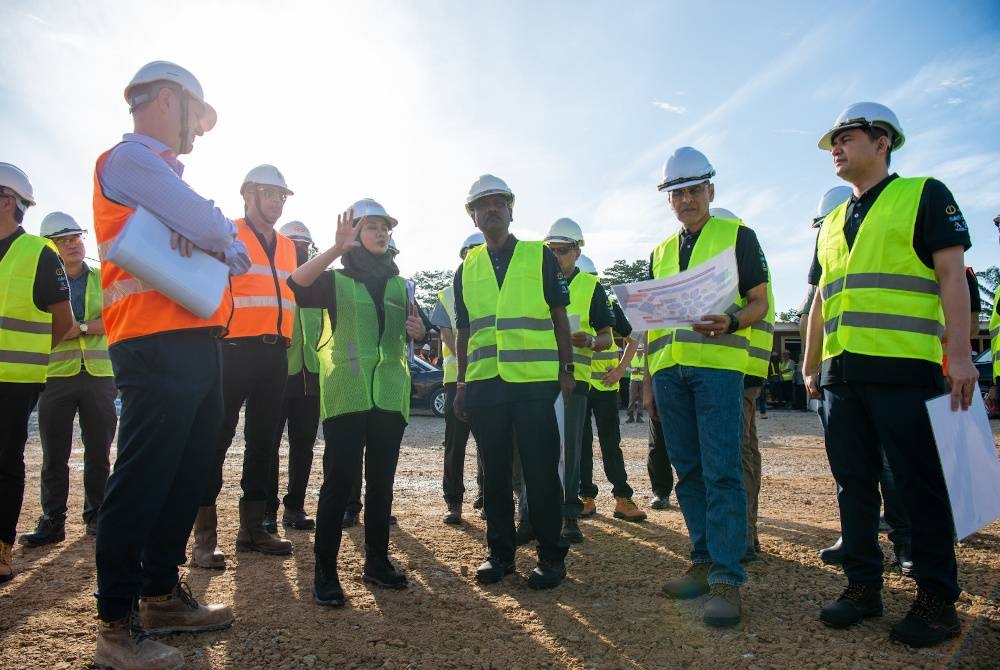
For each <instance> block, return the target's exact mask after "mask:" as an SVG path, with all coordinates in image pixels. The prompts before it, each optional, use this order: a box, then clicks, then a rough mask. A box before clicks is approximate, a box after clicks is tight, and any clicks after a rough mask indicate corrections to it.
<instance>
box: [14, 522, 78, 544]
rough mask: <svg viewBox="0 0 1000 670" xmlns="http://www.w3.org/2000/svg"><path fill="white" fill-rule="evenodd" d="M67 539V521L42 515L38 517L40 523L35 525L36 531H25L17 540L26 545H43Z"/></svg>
mask: <svg viewBox="0 0 1000 670" xmlns="http://www.w3.org/2000/svg"><path fill="white" fill-rule="evenodd" d="M65 539H66V521H65V520H64V519H54V518H52V517H50V516H45V515H42V516H40V517H38V524H37V525H36V526H35V531H34V532H33V533H25V534H24V535H22V536H21V537H19V538H18V540H17V541H18V543H20V544H23V545H24V546H25V547H42V546H45V545H47V544H56V543H57V542H62V541H63V540H65Z"/></svg>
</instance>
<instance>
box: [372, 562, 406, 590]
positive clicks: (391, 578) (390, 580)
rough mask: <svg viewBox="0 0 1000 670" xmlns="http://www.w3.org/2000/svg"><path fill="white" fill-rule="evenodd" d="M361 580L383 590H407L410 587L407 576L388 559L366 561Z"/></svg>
mask: <svg viewBox="0 0 1000 670" xmlns="http://www.w3.org/2000/svg"><path fill="white" fill-rule="evenodd" d="M361 578H362V579H363V580H364V581H365V583H366V584H374V585H375V586H381V587H382V588H383V589H405V588H406V587H407V585H408V583H407V580H406V575H404V574H403V573H402V572H399V571H398V570H396V568H394V567H392V563H390V562H389V561H388V560H387V559H366V560H365V567H364V571H363V572H362V573H361Z"/></svg>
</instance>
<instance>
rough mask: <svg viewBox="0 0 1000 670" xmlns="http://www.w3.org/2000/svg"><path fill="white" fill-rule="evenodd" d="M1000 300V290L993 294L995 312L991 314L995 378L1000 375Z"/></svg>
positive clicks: (991, 341)
mask: <svg viewBox="0 0 1000 670" xmlns="http://www.w3.org/2000/svg"><path fill="white" fill-rule="evenodd" d="M998 302H1000V291H997V292H996V295H994V296H993V313H992V314H991V315H990V351H991V352H993V379H996V378H997V377H1000V316H998V315H997V303H998Z"/></svg>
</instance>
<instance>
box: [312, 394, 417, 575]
mask: <svg viewBox="0 0 1000 670" xmlns="http://www.w3.org/2000/svg"><path fill="white" fill-rule="evenodd" d="M405 429H406V422H405V421H404V420H403V416H402V415H401V414H398V413H396V412H385V411H382V410H380V409H373V410H370V411H367V412H358V413H355V414H346V415H343V416H337V417H332V418H329V419H327V420H326V421H324V422H323V437H324V438H325V440H326V449H325V450H324V452H323V486H322V488H321V489H320V492H319V507H318V508H317V511H316V544H315V552H316V560H317V561H323V562H324V564H325V565H327V566H328V567H331V568H332V567H334V566H336V564H337V555H338V554H339V553H340V539H341V534H342V532H343V520H344V510H345V509H346V507H347V500H348V497H349V496H350V494H351V489H352V487H353V485H354V480H355V476H356V473H358V472H359V471H360V470H361V456H362V453H364V467H365V481H366V482H367V484H366V487H365V563H366V565H369V566H374V567H382V566H384V565H385V564H387V563H388V562H389V514H390V513H391V512H392V485H393V480H394V479H395V477H396V464H397V463H398V461H399V445H400V443H401V442H402V441H403V431H404V430H405Z"/></svg>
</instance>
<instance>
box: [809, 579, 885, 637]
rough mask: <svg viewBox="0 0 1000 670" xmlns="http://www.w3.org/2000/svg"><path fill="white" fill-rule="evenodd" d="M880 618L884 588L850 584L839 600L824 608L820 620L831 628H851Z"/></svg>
mask: <svg viewBox="0 0 1000 670" xmlns="http://www.w3.org/2000/svg"><path fill="white" fill-rule="evenodd" d="M879 616H882V587H881V586H875V585H873V584H848V585H847V588H846V589H844V592H843V593H841V594H840V597H839V598H837V599H836V600H834V601H833V602H829V603H827V604H826V605H824V606H823V609H822V610H820V613H819V620H820V621H822V622H823V623H825V624H826V625H827V626H829V627H830V628H849V627H851V626H855V625H857V624H859V623H861V622H862V621H864V620H865V619H870V618H872V617H879Z"/></svg>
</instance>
